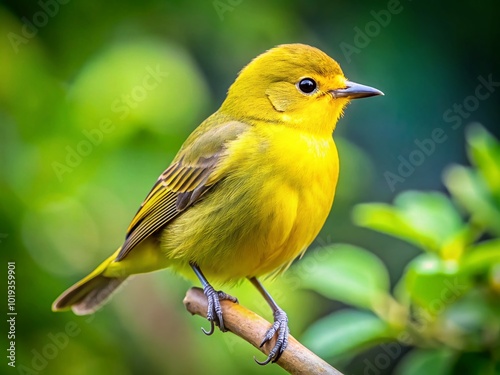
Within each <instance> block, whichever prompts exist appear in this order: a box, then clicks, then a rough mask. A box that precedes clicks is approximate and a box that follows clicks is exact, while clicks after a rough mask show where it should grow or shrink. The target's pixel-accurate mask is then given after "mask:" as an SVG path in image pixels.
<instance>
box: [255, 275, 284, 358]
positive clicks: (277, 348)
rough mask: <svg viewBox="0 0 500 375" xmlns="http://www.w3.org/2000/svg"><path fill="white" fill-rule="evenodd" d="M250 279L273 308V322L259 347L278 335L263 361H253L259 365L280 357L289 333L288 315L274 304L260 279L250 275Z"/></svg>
mask: <svg viewBox="0 0 500 375" xmlns="http://www.w3.org/2000/svg"><path fill="white" fill-rule="evenodd" d="M250 281H251V282H252V284H253V285H255V287H256V288H257V289H258V291H259V292H260V294H262V296H263V297H264V298H265V300H266V301H267V303H268V304H269V306H271V309H273V316H274V324H273V325H272V326H271V328H269V330H268V331H267V332H266V335H265V336H264V340H262V343H261V344H260V347H262V346H263V345H264V344H265V343H266V342H269V341H271V339H272V338H273V337H274V335H276V334H277V335H278V336H277V339H276V344H274V347H273V348H272V349H271V351H270V352H269V355H268V356H267V358H266V360H265V361H263V362H260V361H257V360H255V362H257V363H258V364H259V365H267V364H268V363H269V362H273V363H274V362H276V361H277V360H278V359H279V358H280V357H281V355H282V354H283V352H284V351H285V349H286V347H287V345H288V334H289V333H290V330H289V328H288V316H287V315H286V313H285V311H283V310H282V309H281V308H280V307H279V306H278V305H277V304H276V302H275V301H274V299H273V297H271V295H270V294H269V293H268V291H267V290H266V289H265V288H264V286H263V285H262V284H261V283H260V281H259V280H257V278H255V277H252V278H251V279H250Z"/></svg>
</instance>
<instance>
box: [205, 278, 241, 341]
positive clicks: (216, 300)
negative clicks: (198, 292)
mask: <svg viewBox="0 0 500 375" xmlns="http://www.w3.org/2000/svg"><path fill="white" fill-rule="evenodd" d="M203 293H204V294H205V296H207V299H208V310H207V320H208V321H209V322H210V330H209V331H207V330H205V329H204V328H202V329H201V330H202V331H203V333H204V334H205V335H207V336H210V335H211V334H212V333H214V330H215V325H217V326H218V327H219V328H220V330H221V331H222V332H226V331H227V329H226V327H224V319H223V318H222V307H221V305H220V301H222V300H229V301H231V302H234V303H238V299H237V298H235V297H233V296H230V295H229V294H226V293H224V292H222V291H217V290H215V289H214V288H213V287H212V286H211V285H207V286H206V287H205V288H204V289H203Z"/></svg>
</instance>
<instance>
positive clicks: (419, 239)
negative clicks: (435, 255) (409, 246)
mask: <svg viewBox="0 0 500 375" xmlns="http://www.w3.org/2000/svg"><path fill="white" fill-rule="evenodd" d="M353 219H354V222H355V223H356V224H357V225H360V226H363V227H368V228H371V229H375V230H378V231H381V232H384V233H387V234H390V235H393V236H395V237H399V238H402V239H404V240H406V241H408V242H411V243H413V244H415V245H417V246H419V247H421V248H423V249H424V250H431V251H435V252H437V251H439V249H440V248H441V247H442V246H443V245H444V244H445V243H446V242H447V241H449V240H450V238H452V237H454V236H456V234H457V233H458V232H460V231H461V230H462V228H463V223H462V219H461V217H460V215H459V214H458V212H457V210H456V209H455V207H454V206H453V204H452V203H451V201H450V200H449V199H448V198H447V197H446V196H445V195H443V194H441V193H436V192H433V193H422V192H417V191H408V192H405V193H402V194H400V195H399V196H398V197H397V198H396V199H395V201H394V206H390V205H386V204H381V203H371V204H361V205H358V206H356V207H355V209H354V216H353Z"/></svg>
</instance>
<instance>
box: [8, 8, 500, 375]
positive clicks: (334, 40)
mask: <svg viewBox="0 0 500 375" xmlns="http://www.w3.org/2000/svg"><path fill="white" fill-rule="evenodd" d="M494 9H495V5H494V3H493V1H483V2H478V1H471V0H468V1H463V2H459V3H457V2H455V1H453V2H452V1H442V2H439V4H434V5H430V4H425V3H423V2H419V1H401V2H398V1H394V0H391V1H388V2H387V1H375V2H364V3H363V4H360V3H355V2H347V1H345V2H340V1H315V2H305V1H252V0H220V1H219V0H216V1H202V2H200V1H166V0H165V1H144V2H141V3H139V2H136V1H129V0H123V1H109V2H99V1H95V0H89V1H77V0H73V1H70V0H69V1H68V0H65V1H62V0H59V1H57V0H41V1H39V2H34V1H25V0H18V1H3V2H2V3H1V4H0V35H2V40H1V43H0V168H1V174H0V189H1V190H0V192H1V201H0V212H1V216H0V241H1V242H0V247H1V249H2V250H1V251H0V256H1V258H2V267H3V270H2V274H3V275H4V277H5V280H7V261H15V262H16V276H17V279H16V280H17V284H16V285H17V289H16V290H17V302H16V303H17V304H16V308H17V312H18V316H17V318H16V319H17V325H16V329H17V330H16V343H17V346H16V353H17V358H16V359H17V361H16V364H17V368H16V369H11V368H9V367H8V366H7V365H6V364H2V365H1V366H2V373H3V371H4V370H3V368H6V369H7V370H8V371H10V372H9V373H19V374H68V375H79V374H82V375H83V374H108V373H119V374H144V373H147V374H201V373H203V374H216V373H217V374H232V373H240V374H274V373H284V372H283V371H281V370H280V369H279V368H278V367H277V366H275V365H274V366H267V367H264V368H261V367H259V366H257V365H256V364H255V363H254V362H253V359H252V356H253V355H256V356H257V358H261V357H262V355H260V353H259V352H258V351H257V350H255V349H253V348H251V347H250V345H248V344H247V343H244V342H243V341H241V340H240V339H238V338H234V337H232V336H231V335H229V334H225V335H223V334H221V333H220V332H217V333H216V334H214V335H213V336H212V337H206V336H205V335H203V334H202V333H201V332H200V329H199V327H200V326H204V327H207V323H206V322H205V321H204V320H202V319H201V318H199V317H191V316H190V315H189V314H188V313H187V312H186V311H185V310H184V307H183V304H182V299H183V296H184V294H185V292H186V290H187V289H188V288H189V287H190V286H191V284H190V283H189V282H188V281H185V280H183V279H182V278H180V277H178V276H176V275H174V274H172V273H171V272H170V271H162V272H159V273H155V274H150V275H141V276H137V277H134V278H132V279H131V281H130V283H128V284H127V285H126V286H125V287H124V288H123V289H121V291H120V292H118V293H117V295H116V296H115V297H114V299H113V300H112V302H111V303H109V304H108V305H107V306H106V307H105V308H103V309H102V311H99V312H98V313H97V314H95V315H94V316H92V317H76V316H74V315H72V314H71V313H64V314H55V313H52V312H51V311H50V305H51V303H52V302H53V300H54V299H55V298H56V297H57V296H58V295H59V293H60V292H62V291H63V290H64V289H65V288H67V287H68V286H70V285H71V284H72V283H73V282H75V281H77V280H78V279H79V278H80V277H82V276H84V275H86V274H87V273H88V272H89V271H90V270H91V269H93V267H94V266H95V265H97V264H98V263H99V262H100V261H101V260H103V259H104V258H105V257H107V256H108V255H109V254H110V253H111V252H112V251H114V250H115V249H116V248H117V247H118V246H119V245H120V244H121V241H122V240H123V235H124V232H125V230H126V228H127V225H128V223H129V221H130V219H131V218H132V217H133V215H134V213H135V211H136V210H137V207H138V205H139V204H140V202H142V199H143V198H144V197H145V195H146V194H147V193H148V191H149V189H150V187H151V186H152V184H153V183H154V181H155V180H156V178H157V177H158V175H159V174H160V173H161V172H162V171H163V170H164V169H165V168H166V166H167V165H168V164H169V162H170V161H171V160H172V158H173V157H174V155H175V153H176V151H177V150H178V148H179V147H180V145H181V144H182V142H183V140H184V139H185V138H186V137H187V136H188V135H189V133H190V132H191V131H192V130H193V129H194V128H195V127H196V126H197V125H198V124H199V123H200V122H201V121H202V120H203V119H204V118H206V117H207V116H208V115H209V114H211V113H212V112H214V111H215V110H216V109H217V108H218V106H219V105H220V103H221V102H222V100H223V99H224V97H225V93H226V90H227V88H228V87H229V85H230V84H231V83H232V81H233V80H234V78H235V76H236V74H237V73H238V71H239V70H240V69H241V68H242V67H243V66H244V65H245V64H246V63H248V62H249V61H250V60H251V59H252V58H253V57H255V56H256V55H258V54H259V53H261V52H263V51H265V50H266V49H269V48H271V47H272V46H274V45H277V44H281V43H290V42H302V43H307V44H311V45H314V46H317V47H319V48H321V49H323V50H324V51H325V52H327V53H328V54H329V55H330V56H332V57H333V58H335V59H336V60H337V61H338V62H339V64H340V65H341V66H342V68H343V70H344V73H345V74H346V76H347V77H348V78H349V79H351V80H353V81H355V82H359V83H363V84H367V85H370V86H374V87H376V88H378V89H380V90H382V91H384V93H385V94H386V96H385V97H380V98H374V99H370V100H366V101H365V100H361V101H355V102H354V103H352V104H351V105H350V106H349V108H347V110H346V114H345V116H344V118H343V119H341V121H340V123H339V125H338V127H337V130H336V132H335V138H336V140H337V143H338V146H339V152H340V156H341V178H340V183H339V187H338V191H337V196H336V199H335V204H334V207H333V209H332V212H331V215H330V217H329V219H328V221H327V223H326V225H325V227H324V228H323V230H322V232H321V234H320V236H319V237H318V239H317V241H316V242H315V243H314V245H313V246H312V251H318V252H320V251H321V247H325V246H326V245H327V244H332V243H339V242H344V243H350V244H353V245H357V246H362V247H365V248H369V249H370V250H372V251H374V253H375V255H377V256H378V257H379V258H380V259H381V260H382V262H383V263H384V264H385V265H386V267H387V268H388V270H389V282H390V283H391V285H394V284H395V282H396V281H397V280H398V279H399V277H400V276H401V274H402V272H403V269H404V266H405V265H406V264H407V262H408V261H409V260H410V259H412V258H413V257H415V256H416V255H417V254H418V250H417V249H416V248H415V247H413V246H412V245H410V244H405V243H403V242H398V241H397V240H394V239H391V238H389V237H387V236H385V235H383V234H379V233H376V232H373V231H369V230H367V229H365V228H359V227H357V226H355V225H354V224H353V223H352V221H351V211H352V207H353V206H354V205H355V204H357V203H360V202H369V201H384V202H389V201H392V199H393V198H394V197H395V196H396V195H397V194H398V193H400V192H402V191H404V190H408V189H417V190H429V189H432V190H441V191H443V192H444V191H445V189H444V186H443V183H442V180H441V174H442V170H443V168H444V167H445V166H447V165H448V164H450V163H461V164H467V163H468V161H467V158H466V154H465V136H464V129H465V128H466V126H467V124H469V123H473V122H480V123H482V124H483V125H484V126H485V127H486V128H487V129H488V130H489V131H490V132H491V133H493V134H496V135H497V138H498V136H499V135H500V127H499V126H498V124H500V111H499V110H498V108H499V98H500V95H499V92H498V89H499V87H500V83H496V82H500V72H499V70H498V67H499V66H500V53H499V49H498V42H499V40H500V38H499V37H500V27H499V26H498V20H497V15H496V12H495V11H494ZM488 81H489V82H490V83H489V84H488V83H487V82H488ZM485 82H486V84H485ZM478 86H481V87H480V89H479V91H478V89H477V88H478ZM436 129H442V131H441V133H440V134H441V137H440V138H439V139H440V140H441V141H442V142H440V143H437V142H434V146H435V147H434V148H433V149H432V151H429V150H430V149H428V150H427V151H428V152H427V154H425V156H424V157H423V158H420V159H419V158H418V155H417V153H415V152H414V151H415V150H420V149H419V147H418V143H419V142H420V143H422V142H423V141H424V140H426V139H430V138H432V135H433V134H435V133H433V132H435V131H436ZM429 147H430V146H429ZM412 153H413V154H412ZM412 155H413V156H412ZM412 163H413V164H418V165H413V166H412ZM398 169H399V170H398ZM394 176H397V177H396V179H394V178H395V177H394ZM395 244H397V246H395ZM312 254H315V253H312ZM299 264H300V263H299ZM301 283H302V280H301V279H300V277H297V276H296V275H295V274H292V276H290V275H289V276H287V275H285V276H284V277H282V278H280V279H278V280H276V281H274V282H266V285H268V286H269V289H270V291H271V293H272V294H273V295H274V296H275V298H276V299H277V301H278V303H280V305H281V306H282V307H283V308H284V309H285V310H286V311H287V312H288V314H289V318H290V328H291V331H292V334H293V335H294V336H296V337H297V338H299V339H300V338H301V335H302V333H303V332H304V331H305V330H306V328H307V327H308V326H310V325H311V324H312V323H313V322H314V321H316V320H317V319H319V318H320V317H321V316H324V315H326V314H328V313H329V312H332V311H335V310H342V309H344V308H345V305H344V304H342V303H340V302H335V301H330V300H328V299H326V298H324V297H321V296H320V295H319V294H317V293H314V292H311V291H307V290H305V289H303V288H301ZM247 284H248V283H243V284H242V285H241V286H239V287H237V288H234V289H233V290H229V292H230V293H232V294H234V295H237V296H238V297H239V299H240V302H241V303H242V304H244V305H245V306H248V307H249V308H251V309H253V310H255V311H256V312H258V313H260V314H263V315H264V316H265V317H267V318H268V319H271V318H272V317H271V314H270V312H269V311H268V309H267V307H266V306H265V304H264V303H263V301H262V299H261V297H260V296H258V294H257V292H256V291H254V290H252V288H251V287H250V286H249V285H247ZM4 285H5V284H4ZM4 290H6V288H4ZM4 324H5V323H4ZM4 332H7V326H6V325H5V329H4ZM381 350H382V349H381V348H379V347H375V348H373V349H371V350H370V351H366V352H362V353H360V354H359V355H358V357H356V359H355V360H353V361H350V362H349V361H347V362H343V363H341V364H340V365H341V366H339V368H340V369H341V370H343V371H345V372H346V373H352V374H358V373H359V374H368V373H372V374H389V373H391V372H392V371H393V370H394V368H395V367H396V366H397V365H398V362H399V361H400V360H401V359H402V358H404V353H401V355H398V356H397V357H396V358H393V359H392V360H391V362H390V364H388V365H387V366H386V367H384V369H380V368H378V369H375V370H369V369H367V367H366V366H365V365H364V363H366V362H364V360H368V361H371V360H373V358H376V356H377V355H378V354H379V352H380V351H381ZM403 351H404V350H403ZM4 360H5V361H7V360H6V359H4ZM367 371H368V372H367ZM370 371H371V372H370Z"/></svg>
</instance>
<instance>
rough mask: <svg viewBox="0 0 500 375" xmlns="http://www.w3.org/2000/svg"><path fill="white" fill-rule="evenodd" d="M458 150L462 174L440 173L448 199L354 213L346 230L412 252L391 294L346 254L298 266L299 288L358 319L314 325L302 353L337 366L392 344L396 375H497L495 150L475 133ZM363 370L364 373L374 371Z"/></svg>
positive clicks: (374, 268)
mask: <svg viewBox="0 0 500 375" xmlns="http://www.w3.org/2000/svg"><path fill="white" fill-rule="evenodd" d="M467 143H468V148H467V151H468V155H469V159H470V161H471V164H472V167H464V166H460V165H453V166H451V167H450V168H448V169H447V170H446V171H445V173H444V183H445V185H446V187H447V189H448V191H449V192H450V195H451V197H448V196H446V195H444V194H442V193H439V192H420V191H407V192H404V193H402V194H400V195H399V196H397V197H396V199H395V201H394V204H393V205H388V204H381V203H368V204H360V205H358V206H356V207H355V209H354V215H353V217H354V221H355V223H356V224H358V225H360V226H363V227H366V228H370V229H374V230H377V231H380V232H383V233H386V234H388V235H390V236H393V237H396V238H400V239H402V240H404V241H407V242H410V243H412V244H413V245H415V246H417V247H418V248H419V249H420V250H421V253H420V254H419V255H418V256H417V257H415V258H414V259H412V260H411V261H410V262H409V263H408V264H407V265H406V268H405V270H404V273H403V275H402V277H401V279H400V280H399V281H398V282H397V284H396V285H395V287H394V289H393V291H392V293H390V291H389V285H388V276H387V275H388V273H387V271H386V269H385V267H384V266H383V265H382V264H381V262H380V261H379V260H378V259H377V258H376V257H375V256H374V255H372V254H371V253H370V252H368V251H367V250H364V249H361V248H355V247H353V246H351V245H335V246H331V247H329V248H327V249H323V250H322V251H325V252H326V253H325V255H324V257H323V258H322V261H321V262H316V263H313V264H312V265H311V264H309V265H308V269H307V271H305V270H304V267H302V266H301V265H300V264H299V265H298V267H297V271H298V272H299V274H302V275H304V274H306V275H307V277H305V278H304V282H303V283H304V284H303V285H304V286H305V287H306V288H309V289H312V290H314V291H316V292H318V293H320V294H321V295H323V296H325V297H326V298H330V299H336V300H339V301H342V302H344V303H346V304H349V305H352V306H355V307H357V308H360V309H362V310H354V309H343V310H340V311H337V312H334V313H332V314H330V315H328V316H326V317H324V318H323V319H321V320H319V321H317V322H315V323H314V324H313V325H312V326H311V327H310V328H309V329H308V330H307V331H306V332H305V334H304V337H303V338H304V343H305V344H306V345H309V346H310V347H311V349H312V350H314V351H316V352H317V353H319V354H320V355H322V356H324V357H327V358H330V359H334V358H336V360H337V361H338V359H339V358H344V359H345V358H351V357H352V356H353V355H354V354H356V353H358V352H359V351H361V350H363V349H364V348H366V347H369V346H374V345H377V344H381V343H383V342H386V341H392V342H393V343H391V344H390V345H393V346H392V349H391V351H390V352H391V353H396V349H395V348H397V346H399V348H398V350H397V353H398V355H397V356H396V355H395V356H393V357H394V358H392V360H399V359H400V358H397V357H399V356H400V353H402V350H401V348H402V347H413V348H414V350H412V351H411V352H410V353H409V354H408V355H406V356H405V357H404V358H402V360H401V361H400V362H399V364H398V367H397V371H398V373H401V374H421V373H426V374H428V375H438V374H449V373H453V372H454V371H458V369H459V368H463V366H464V363H467V371H466V373H468V374H494V373H496V372H495V371H497V372H498V371H500V364H499V362H498V360H499V356H500V349H499V348H500V143H499V142H498V141H497V140H496V139H495V138H494V137H493V136H492V135H491V134H490V133H488V132H487V131H486V130H485V129H484V128H483V127H482V126H480V125H477V124H476V125H474V126H471V127H470V128H469V129H468V132H467ZM463 217H465V219H464V218H463ZM397 247H398V242H394V249H393V251H394V252H395V253H397V252H398V249H397ZM379 362H380V361H379ZM380 363H382V362H380ZM366 365H367V366H372V370H371V371H373V366H374V365H377V363H375V364H373V363H366ZM384 366H385V365H384ZM376 367H377V366H375V368H376ZM367 369H368V367H367V368H366V369H365V370H367Z"/></svg>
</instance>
